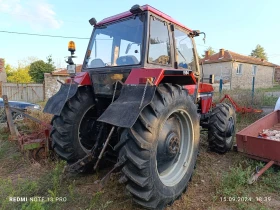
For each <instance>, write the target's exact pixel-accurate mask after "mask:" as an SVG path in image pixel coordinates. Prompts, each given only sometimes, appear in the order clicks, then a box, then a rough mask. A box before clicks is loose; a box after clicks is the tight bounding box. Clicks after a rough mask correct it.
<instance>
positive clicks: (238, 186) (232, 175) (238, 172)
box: [218, 165, 252, 197]
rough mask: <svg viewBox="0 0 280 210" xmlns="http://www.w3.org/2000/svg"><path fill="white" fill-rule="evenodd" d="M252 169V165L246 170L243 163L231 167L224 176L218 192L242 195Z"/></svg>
mask: <svg viewBox="0 0 280 210" xmlns="http://www.w3.org/2000/svg"><path fill="white" fill-rule="evenodd" d="M251 171H252V170H251V167H250V166H249V167H248V168H246V169H245V170H244V169H243V168H242V166H241V165H239V166H238V167H234V168H231V169H230V171H229V172H228V173H226V174H225V175H224V176H223V178H222V182H221V186H220V189H218V194H220V195H221V196H230V197H233V196H236V197H238V196H240V194H242V191H243V188H244V186H245V185H247V181H248V178H249V176H250V175H251Z"/></svg>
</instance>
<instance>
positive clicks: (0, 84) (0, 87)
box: [0, 81, 3, 97]
mask: <svg viewBox="0 0 280 210" xmlns="http://www.w3.org/2000/svg"><path fill="white" fill-rule="evenodd" d="M2 90H3V88H2V82H1V81H0V97H1V96H2V95H3V91H2Z"/></svg>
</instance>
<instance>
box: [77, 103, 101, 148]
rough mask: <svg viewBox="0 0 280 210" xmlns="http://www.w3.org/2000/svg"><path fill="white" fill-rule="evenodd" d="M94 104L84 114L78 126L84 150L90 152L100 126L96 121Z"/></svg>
mask: <svg viewBox="0 0 280 210" xmlns="http://www.w3.org/2000/svg"><path fill="white" fill-rule="evenodd" d="M94 116H95V109H94V105H92V106H90V107H89V108H88V109H87V110H86V111H85V112H84V114H83V116H82V118H81V120H80V123H79V126H78V140H79V144H80V146H81V148H82V149H83V150H84V152H86V153H88V152H89V151H90V150H91V149H92V147H93V146H94V143H95V141H96V135H97V130H98V126H99V125H100V123H98V122H96V117H94Z"/></svg>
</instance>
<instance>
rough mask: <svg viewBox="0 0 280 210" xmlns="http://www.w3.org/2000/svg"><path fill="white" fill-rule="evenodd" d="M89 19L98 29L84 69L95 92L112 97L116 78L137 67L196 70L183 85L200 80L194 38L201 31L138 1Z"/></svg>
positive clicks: (187, 72)
mask: <svg viewBox="0 0 280 210" xmlns="http://www.w3.org/2000/svg"><path fill="white" fill-rule="evenodd" d="M89 22H90V23H91V25H93V26H94V29H93V33H92V36H91V39H90V42H89V46H88V49H87V51H86V55H85V59H84V64H83V68H82V72H88V74H89V77H90V80H92V83H93V85H94V90H95V94H97V95H99V96H100V95H101V96H109V97H111V96H112V94H113V92H114V91H113V89H114V84H115V83H116V81H121V82H123V83H124V82H125V81H127V78H128V75H129V74H130V73H131V71H132V70H136V69H162V70H171V71H169V73H168V74H169V75H172V74H178V72H179V74H180V72H181V73H182V72H185V73H184V74H192V78H190V79H188V80H185V81H186V83H185V84H184V83H182V82H181V85H190V84H192V85H194V84H196V83H197V81H198V80H199V65H198V58H197V52H196V48H195V43H194V39H193V38H194V37H195V36H198V35H199V34H200V32H199V31H193V30H191V29H189V28H187V27H185V26H183V25H182V24H180V23H179V22H177V21H176V20H174V19H173V18H171V17H170V16H168V15H166V14H164V13H162V12H160V11H158V10H157V9H155V8H153V7H151V6H149V5H145V6H141V7H140V6H139V5H135V6H133V7H132V8H131V9H130V11H127V12H124V13H121V14H118V15H115V16H112V17H108V18H105V19H103V20H102V21H100V22H98V23H97V21H96V20H95V19H94V18H92V19H91V20H90V21H89ZM69 67H71V65H70V66H69ZM69 69H71V68H69ZM72 69H73V68H72ZM174 70H175V71H176V70H178V72H176V73H174V72H175V71H174ZM71 72H72V70H71ZM138 72H139V71H138ZM166 73H167V72H166ZM167 82H170V81H167ZM193 89H194V88H193V87H192V90H193Z"/></svg>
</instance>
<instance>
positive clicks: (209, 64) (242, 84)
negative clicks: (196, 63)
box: [200, 49, 277, 89]
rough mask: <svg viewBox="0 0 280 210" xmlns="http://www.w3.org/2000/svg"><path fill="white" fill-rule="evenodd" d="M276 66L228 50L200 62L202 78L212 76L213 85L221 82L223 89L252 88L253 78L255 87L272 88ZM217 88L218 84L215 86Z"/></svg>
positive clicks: (206, 53) (206, 57) (207, 56)
mask: <svg viewBox="0 0 280 210" xmlns="http://www.w3.org/2000/svg"><path fill="white" fill-rule="evenodd" d="M276 66H277V65H275V64H273V63H270V62H268V61H265V60H263V59H259V58H254V57H250V56H245V55H240V54H238V53H235V52H231V51H229V50H224V49H220V50H219V52H218V53H216V54H213V55H211V56H210V55H209V51H206V52H205V57H204V58H203V59H201V60H200V67H201V71H202V75H203V78H209V76H210V75H211V74H212V75H213V74H214V76H215V83H219V81H220V79H222V80H223V83H224V85H223V88H224V89H235V88H243V89H250V88H252V83H253V77H255V87H256V88H259V87H272V86H273V83H274V71H275V67H276ZM214 86H215V84H214ZM216 86H217V87H218V84H216Z"/></svg>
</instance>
